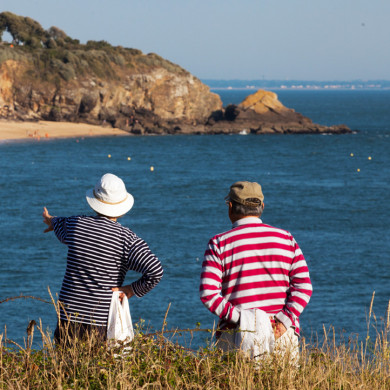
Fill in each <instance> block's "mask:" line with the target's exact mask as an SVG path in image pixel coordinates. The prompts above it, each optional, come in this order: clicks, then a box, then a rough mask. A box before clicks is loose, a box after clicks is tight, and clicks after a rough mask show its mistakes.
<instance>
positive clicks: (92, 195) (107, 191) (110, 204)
mask: <svg viewBox="0 0 390 390" xmlns="http://www.w3.org/2000/svg"><path fill="white" fill-rule="evenodd" d="M86 198H87V202H88V204H89V205H90V206H91V208H92V209H93V210H95V211H96V212H97V213H99V214H102V215H105V216H107V217H120V216H122V215H124V214H126V213H127V212H128V211H129V210H130V209H131V208H132V207H133V204H134V198H133V196H132V195H131V194H129V193H128V192H127V191H126V186H125V183H124V182H123V180H122V179H120V178H119V177H118V176H115V175H113V174H112V173H106V174H105V175H103V176H102V177H101V179H100V180H98V182H97V183H96V185H95V188H92V189H91V190H88V191H87V193H86Z"/></svg>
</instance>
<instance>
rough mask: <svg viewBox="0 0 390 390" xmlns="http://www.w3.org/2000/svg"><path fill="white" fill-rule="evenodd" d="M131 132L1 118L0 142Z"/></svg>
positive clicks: (80, 124)
mask: <svg viewBox="0 0 390 390" xmlns="http://www.w3.org/2000/svg"><path fill="white" fill-rule="evenodd" d="M121 135H129V133H127V132H125V131H123V130H119V129H113V128H110V127H101V126H94V125H88V124H85V123H69V122H48V121H39V122H13V121H6V120H0V142H1V141H12V140H32V141H41V140H43V139H53V138H78V137H100V136H121Z"/></svg>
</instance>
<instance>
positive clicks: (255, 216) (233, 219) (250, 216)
mask: <svg viewBox="0 0 390 390" xmlns="http://www.w3.org/2000/svg"><path fill="white" fill-rule="evenodd" d="M253 217H254V218H259V216H258V215H235V214H233V215H231V216H230V221H231V222H232V223H235V222H237V221H238V220H240V219H244V218H253Z"/></svg>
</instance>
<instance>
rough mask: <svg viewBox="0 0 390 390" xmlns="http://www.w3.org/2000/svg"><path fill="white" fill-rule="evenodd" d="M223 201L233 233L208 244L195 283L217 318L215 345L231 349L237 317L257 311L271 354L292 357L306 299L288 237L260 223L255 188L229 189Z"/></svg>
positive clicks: (260, 199)
mask: <svg viewBox="0 0 390 390" xmlns="http://www.w3.org/2000/svg"><path fill="white" fill-rule="evenodd" d="M225 200H226V203H227V205H228V213H229V218H230V221H231V222H232V224H233V227H232V229H231V230H228V231H226V232H224V233H221V234H217V235H216V236H214V237H213V238H211V240H210V241H209V243H208V247H207V249H206V252H205V255H204V261H203V265H202V273H201V281H200V298H201V301H202V302H203V304H204V305H205V306H206V307H207V308H208V309H209V310H210V311H211V312H212V313H214V314H216V315H217V316H218V317H219V318H220V321H219V324H218V329H219V332H217V338H218V341H217V345H218V346H220V347H221V348H222V349H223V350H225V351H228V350H231V349H234V348H236V347H237V346H235V337H236V336H235V333H236V332H237V331H239V326H240V325H239V324H240V316H241V313H242V312H243V310H246V309H260V310H262V311H264V312H265V313H266V314H267V315H268V318H269V320H270V323H271V326H272V328H270V329H271V334H272V329H273V333H274V339H275V340H276V341H275V350H278V349H279V350H280V351H282V353H283V354H284V353H285V351H287V349H290V350H292V353H294V355H295V356H296V354H297V353H298V336H299V334H300V325H299V317H300V315H301V313H302V311H303V309H304V308H305V307H306V305H307V303H308V302H309V300H310V297H311V294H312V284H311V281H310V276H309V270H308V267H307V264H306V261H305V258H304V257H303V254H302V251H301V249H300V248H299V246H298V244H297V242H296V241H295V239H294V238H293V236H292V235H291V234H290V233H289V232H287V231H285V230H282V229H278V228H275V227H272V226H269V225H266V224H264V223H263V222H262V220H261V219H260V216H261V215H262V212H263V210H264V195H263V192H262V189H261V186H260V185H259V184H258V183H252V182H247V181H239V182H236V183H234V184H233V185H232V186H231V187H230V192H229V194H228V196H227V197H226V198H225ZM265 318H267V317H265ZM267 321H268V320H267ZM266 325H268V326H269V325H270V324H269V323H267V324H266Z"/></svg>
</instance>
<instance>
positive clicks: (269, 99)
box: [208, 90, 351, 134]
mask: <svg viewBox="0 0 390 390" xmlns="http://www.w3.org/2000/svg"><path fill="white" fill-rule="evenodd" d="M208 125H209V127H210V129H212V131H213V132H215V133H241V134H249V133H252V134H273V133H274V134H277V133H338V134H341V133H349V132H351V130H350V129H349V128H348V127H347V126H346V125H337V126H331V127H328V126H322V125H318V124H316V123H313V122H312V120H311V119H309V118H307V117H305V116H303V115H302V114H300V113H297V112H295V111H294V110H293V109H290V108H287V107H285V106H284V105H283V104H282V103H281V102H280V101H279V100H278V97H277V95H276V93H274V92H270V91H264V90H258V91H257V92H256V93H254V94H252V95H249V96H248V97H247V98H246V99H244V101H242V102H241V103H240V104H239V105H229V106H227V107H226V108H225V109H224V110H221V111H216V112H214V113H213V115H212V117H211V118H210V119H209V122H208Z"/></svg>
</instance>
